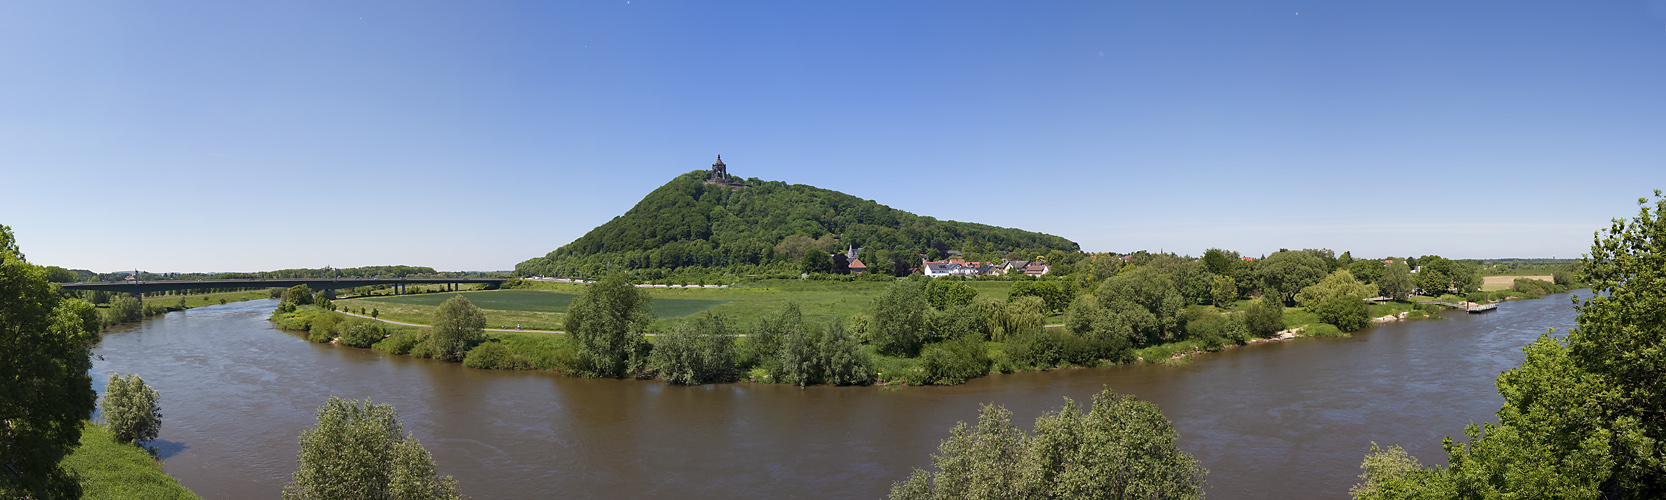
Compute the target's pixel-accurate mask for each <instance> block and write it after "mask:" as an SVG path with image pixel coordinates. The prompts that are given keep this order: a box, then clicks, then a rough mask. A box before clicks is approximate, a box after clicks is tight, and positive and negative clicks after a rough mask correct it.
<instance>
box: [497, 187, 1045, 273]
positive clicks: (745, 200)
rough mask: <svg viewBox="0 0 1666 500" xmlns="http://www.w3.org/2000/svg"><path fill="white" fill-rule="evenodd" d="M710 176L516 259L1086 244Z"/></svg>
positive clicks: (637, 263) (550, 268) (653, 259)
mask: <svg viewBox="0 0 1666 500" xmlns="http://www.w3.org/2000/svg"><path fill="white" fill-rule="evenodd" d="M707 174H708V172H707V171H704V170H700V171H694V172H689V173H687V174H684V175H681V176H679V177H677V178H676V179H673V180H671V181H670V182H668V183H666V184H665V185H663V186H660V187H659V188H658V189H655V190H654V191H653V192H651V193H649V194H648V195H647V196H646V197H643V199H642V201H640V202H638V203H637V204H636V206H635V207H632V208H631V209H630V210H629V211H627V212H625V213H624V214H623V215H620V216H618V217H615V218H613V220H610V221H608V222H607V223H605V224H602V225H601V226H597V227H596V228H595V229H592V230H590V232H589V233H586V234H585V235H584V236H582V237H580V238H579V239H577V240H574V241H573V242H572V243H568V244H567V245H565V246H562V247H561V248H558V249H556V250H554V251H552V252H550V253H549V254H547V255H545V256H543V257H538V258H533V259H529V260H527V261H525V262H522V263H520V264H518V265H516V266H515V272H516V274H518V275H522V276H526V275H544V276H551V275H578V274H586V275H590V274H603V270H604V269H607V268H608V266H612V269H615V270H619V269H632V270H634V269H675V268H680V267H702V268H726V267H734V266H760V265H763V266H768V265H772V264H775V263H780V264H782V265H783V267H785V268H791V267H796V266H795V264H798V263H799V262H800V261H798V260H796V259H800V258H802V257H801V256H802V253H796V252H804V251H807V250H809V249H810V248H816V249H818V250H819V251H821V252H823V254H824V255H825V254H826V253H828V252H835V251H842V250H844V249H843V248H837V247H836V245H837V244H836V243H834V242H833V239H832V236H840V237H842V239H843V241H845V242H847V243H849V242H854V243H856V244H857V245H858V246H861V247H863V248H864V251H863V255H862V260H863V262H867V263H868V265H870V266H875V268H876V269H880V268H883V267H885V266H884V263H885V262H890V261H892V260H911V261H913V262H915V263H918V260H916V257H914V256H917V255H918V254H921V253H926V252H927V251H928V250H930V249H931V247H932V245H933V244H934V243H938V244H942V245H944V248H955V249H960V250H966V251H976V252H984V253H987V252H994V251H1008V250H1023V251H1024V253H1025V254H1027V255H1041V254H1045V253H1047V252H1048V251H1049V250H1061V251H1064V252H1069V253H1074V252H1076V251H1077V250H1078V246H1077V245H1076V244H1075V243H1073V242H1071V241H1069V240H1066V239H1064V238H1061V237H1058V236H1053V235H1048V234H1041V233H1035V232H1030V231H1023V230H1019V229H1009V228H1000V227H994V226H988V225H983V224H973V223H965V222H953V221H940V220H937V219H934V218H931V217H922V216H917V215H914V214H911V213H908V212H904V211H902V210H897V209H894V208H891V207H887V206H885V205H881V204H879V203H876V202H873V201H870V200H864V199H861V198H857V197H854V196H850V195H847V194H844V193H840V192H837V191H831V190H826V189H819V188H815V187H811V186H805V185H799V184H787V183H784V182H763V181H758V180H756V179H752V180H749V181H748V182H749V184H751V186H750V187H743V188H738V189H736V188H732V187H731V186H728V185H723V184H705V183H704V181H705V180H706V178H707ZM823 238H825V239H823ZM788 243H791V244H788ZM806 243H808V244H806ZM870 255H874V256H884V257H880V258H873V259H870V258H869V256H870ZM829 264H831V261H829Z"/></svg>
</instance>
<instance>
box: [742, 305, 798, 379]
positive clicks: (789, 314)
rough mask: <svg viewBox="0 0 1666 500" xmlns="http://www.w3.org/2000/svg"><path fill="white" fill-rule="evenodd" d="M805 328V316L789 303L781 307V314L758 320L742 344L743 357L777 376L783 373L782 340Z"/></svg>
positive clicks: (754, 365) (750, 363) (796, 306)
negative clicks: (791, 332)
mask: <svg viewBox="0 0 1666 500" xmlns="http://www.w3.org/2000/svg"><path fill="white" fill-rule="evenodd" d="M803 327H804V315H803V313H802V312H800V311H799V309H798V304H797V303H795V302H793V301H790V300H789V301H787V305H785V306H782V307H781V312H778V313H775V314H772V315H768V316H765V317H763V318H759V319H758V324H757V326H754V327H753V328H752V333H751V334H750V336H748V337H747V338H746V342H745V343H744V344H742V349H741V356H742V357H743V358H744V359H746V360H748V363H747V364H748V365H750V366H753V367H757V368H763V369H764V371H765V372H766V373H769V374H771V375H772V376H773V375H777V374H779V373H781V362H780V356H779V353H780V352H781V339H782V338H784V337H785V336H786V335H787V332H789V331H792V330H796V329H799V328H803Z"/></svg>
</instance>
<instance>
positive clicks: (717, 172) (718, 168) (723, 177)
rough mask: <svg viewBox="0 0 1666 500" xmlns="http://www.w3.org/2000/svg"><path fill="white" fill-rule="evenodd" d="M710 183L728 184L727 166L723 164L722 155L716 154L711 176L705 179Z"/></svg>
mask: <svg viewBox="0 0 1666 500" xmlns="http://www.w3.org/2000/svg"><path fill="white" fill-rule="evenodd" d="M706 182H707V183H710V184H728V183H729V167H728V166H727V165H724V164H723V155H717V163H713V164H712V176H711V178H710V179H706Z"/></svg>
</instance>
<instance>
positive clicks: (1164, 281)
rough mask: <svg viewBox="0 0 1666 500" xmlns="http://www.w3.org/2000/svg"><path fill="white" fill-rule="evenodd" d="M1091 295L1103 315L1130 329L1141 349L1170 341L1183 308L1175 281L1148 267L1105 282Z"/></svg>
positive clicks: (1178, 323) (1177, 326) (1184, 304)
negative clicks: (1098, 303) (1093, 296)
mask: <svg viewBox="0 0 1666 500" xmlns="http://www.w3.org/2000/svg"><path fill="white" fill-rule="evenodd" d="M1094 295H1095V296H1097V297H1099V301H1100V305H1101V307H1102V308H1103V309H1104V310H1105V312H1106V314H1110V315H1112V317H1113V318H1114V321H1120V322H1123V323H1126V324H1127V325H1128V326H1129V328H1130V329H1131V330H1132V333H1133V335H1134V339H1133V340H1134V341H1135V343H1136V344H1140V345H1147V344H1152V343H1156V342H1159V341H1164V340H1173V335H1174V334H1175V333H1177V331H1178V328H1179V326H1180V313H1181V311H1182V310H1183V309H1184V308H1185V307H1186V299H1185V297H1183V296H1181V295H1180V288H1179V287H1178V286H1176V285H1175V283H1174V280H1173V279H1172V278H1170V277H1169V275H1167V274H1164V273H1163V272H1162V271H1161V270H1159V269H1157V268H1155V267H1149V266H1142V267H1139V268H1135V269H1134V270H1133V271H1129V272H1126V273H1123V274H1119V275H1117V276H1113V277H1111V278H1109V279H1106V280H1105V282H1104V283H1101V284H1100V285H1099V289H1098V290H1097V291H1096V292H1095V293H1094Z"/></svg>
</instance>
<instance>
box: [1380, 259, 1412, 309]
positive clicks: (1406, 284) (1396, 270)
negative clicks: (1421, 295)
mask: <svg viewBox="0 0 1666 500" xmlns="http://www.w3.org/2000/svg"><path fill="white" fill-rule="evenodd" d="M1416 288H1417V286H1416V285H1414V284H1412V280H1411V267H1409V266H1407V265H1406V263H1405V262H1404V261H1395V262H1394V263H1393V264H1389V265H1388V267H1385V268H1383V276H1382V279H1381V280H1379V281H1378V282H1377V289H1378V293H1381V294H1382V295H1383V296H1384V297H1388V298H1390V299H1394V300H1402V301H1403V300H1406V299H1407V298H1408V297H1411V292H1412V290H1414V289H1416Z"/></svg>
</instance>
